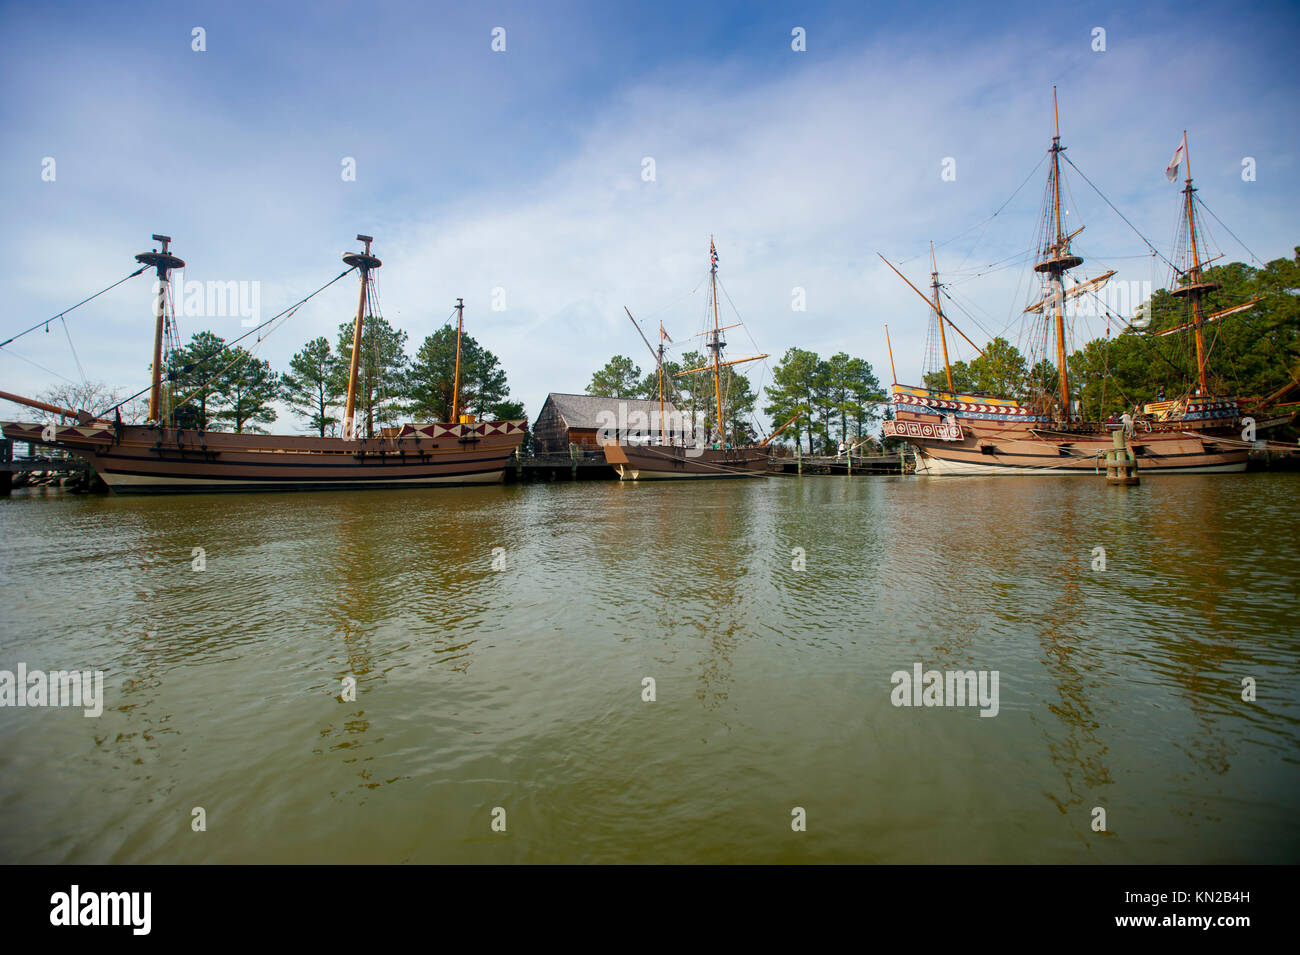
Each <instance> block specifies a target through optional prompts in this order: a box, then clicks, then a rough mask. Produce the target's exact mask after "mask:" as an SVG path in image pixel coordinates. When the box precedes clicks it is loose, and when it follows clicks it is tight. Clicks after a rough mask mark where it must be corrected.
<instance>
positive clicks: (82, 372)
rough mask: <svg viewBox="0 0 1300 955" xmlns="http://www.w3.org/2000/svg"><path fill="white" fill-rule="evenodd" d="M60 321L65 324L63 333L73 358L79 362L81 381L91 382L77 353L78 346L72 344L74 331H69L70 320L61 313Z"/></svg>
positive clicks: (78, 370) (83, 382)
mask: <svg viewBox="0 0 1300 955" xmlns="http://www.w3.org/2000/svg"><path fill="white" fill-rule="evenodd" d="M59 323H60V324H61V325H62V326H63V334H64V335H66V336H67V339H68V348H70V349H71V350H72V360H73V361H74V362H76V363H77V374H79V375H80V376H81V383H82V384H89V382H87V381H86V369H84V368H82V367H81V358H80V357H79V356H78V355H77V346H76V345H74V344H72V332H70V331H68V320H67V319H66V318H64V317H63V316H62V315H60V316H59Z"/></svg>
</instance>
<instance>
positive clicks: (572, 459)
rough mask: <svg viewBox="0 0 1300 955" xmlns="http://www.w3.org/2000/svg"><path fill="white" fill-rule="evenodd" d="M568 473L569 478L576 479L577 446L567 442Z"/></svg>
mask: <svg viewBox="0 0 1300 955" xmlns="http://www.w3.org/2000/svg"><path fill="white" fill-rule="evenodd" d="M569 475H570V479H571V480H574V481H576V480H578V446H577V445H576V444H574V443H573V442H572V441H570V442H569Z"/></svg>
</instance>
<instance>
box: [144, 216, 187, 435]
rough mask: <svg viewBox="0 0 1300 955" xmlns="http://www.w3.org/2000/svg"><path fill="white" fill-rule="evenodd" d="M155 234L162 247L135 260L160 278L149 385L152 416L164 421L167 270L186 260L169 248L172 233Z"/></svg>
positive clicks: (155, 239)
mask: <svg viewBox="0 0 1300 955" xmlns="http://www.w3.org/2000/svg"><path fill="white" fill-rule="evenodd" d="M152 238H153V240H154V241H155V242H161V243H162V251H159V250H158V249H153V250H152V251H149V252H141V253H140V254H139V255H137V256H136V257H135V260H136V261H137V262H139V263H140V264H141V265H152V266H153V267H154V269H155V270H156V271H157V274H158V281H157V282H156V283H155V284H156V286H157V290H158V295H157V297H156V298H155V299H154V305H153V314H154V331H153V368H152V369H151V370H150V374H151V376H152V377H151V383H150V387H149V420H150V421H153V422H157V423H158V424H162V419H163V408H162V365H163V338H164V331H165V326H166V323H167V297H168V296H167V290H168V279H167V273H168V272H170V271H171V270H172V269H183V268H185V263H184V262H183V261H181V260H180V259H178V258H177V257H176V256H174V255H172V254H171V253H170V252H168V251H167V247H168V246H169V245H171V241H172V239H171V236H169V235H155V236H153V237H152Z"/></svg>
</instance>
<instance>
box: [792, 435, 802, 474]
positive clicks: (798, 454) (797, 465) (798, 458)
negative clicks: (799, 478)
mask: <svg viewBox="0 0 1300 955" xmlns="http://www.w3.org/2000/svg"><path fill="white" fill-rule="evenodd" d="M794 470H795V473H796V474H803V452H802V451H800V450H799V440H798V438H796V439H795V442H794Z"/></svg>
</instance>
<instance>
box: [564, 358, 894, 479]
mask: <svg viewBox="0 0 1300 955" xmlns="http://www.w3.org/2000/svg"><path fill="white" fill-rule="evenodd" d="M691 369H701V370H700V371H699V372H697V373H695V374H685V375H681V376H680V377H678V375H679V373H681V372H683V371H690V370H691ZM664 374H665V376H666V377H667V378H668V379H671V381H672V382H673V384H674V385H675V388H676V392H677V394H678V396H679V399H680V400H679V401H676V402H674V404H675V405H676V407H677V408H678V410H679V411H681V412H683V413H685V414H688V415H689V416H690V419H691V420H693V421H701V422H703V424H704V427H705V428H706V429H707V430H708V431H709V432H710V433H714V432H718V431H719V429H718V428H717V417H718V413H717V402H716V398H715V393H714V381H713V373H712V370H711V367H710V365H709V358H707V357H706V356H705V355H704V354H703V353H702V352H698V351H690V352H686V353H685V354H683V355H682V356H681V360H680V361H672V360H668V359H665V360H664ZM719 377H720V379H721V381H720V384H721V391H722V396H723V414H724V415H725V416H726V419H727V420H726V422H725V427H724V428H722V429H720V433H722V434H723V435H724V436H725V440H727V441H729V442H731V443H733V444H748V443H751V442H753V441H754V440H755V439H756V437H757V436H756V435H755V432H754V428H753V426H752V423H751V421H752V415H753V413H754V410H755V408H756V407H757V405H758V402H759V395H758V394H757V393H755V391H754V388H753V385H752V384H751V383H750V381H749V378H748V377H747V376H746V375H745V374H743V373H742V372H740V371H739V370H738V369H737V368H736V367H735V366H731V367H724V368H723V369H721V372H720V376H719ZM587 392H588V393H589V394H593V395H608V396H610V397H613V398H643V399H648V400H658V398H659V378H658V369H657V368H651V369H650V370H649V372H647V373H645V374H642V371H641V369H640V368H639V367H638V366H637V365H636V363H635V362H633V361H632V359H631V358H628V357H626V356H624V355H615V356H614V357H613V358H611V359H610V360H609V361H608V362H606V363H605V365H604V367H602V368H600V369H599V370H598V371H596V372H595V373H594V374H593V375H592V376H591V381H590V382H589V383H588V384H587ZM664 393H665V397H666V398H668V399H669V400H671V399H672V397H673V392H672V391H671V390H670V386H669V385H668V384H665V386H664ZM763 396H764V398H765V399H766V403H765V404H764V405H763V409H762V411H763V414H764V415H766V416H768V418H769V420H770V427H769V428H768V431H769V433H770V432H773V431H776V430H777V429H778V428H780V427H781V426H782V425H784V424H786V422H787V421H790V419H792V418H793V419H794V420H793V422H791V423H790V425H789V426H788V428H787V429H786V431H784V432H783V433H782V435H781V437H780V438H778V439H777V441H778V443H779V442H783V441H785V439H786V438H787V437H789V438H790V440H791V442H799V443H800V446H801V447H802V444H803V443H804V442H806V443H807V448H808V453H809V454H814V453H816V452H817V451H819V450H820V451H823V452H827V453H831V452H833V451H834V449H835V448H836V447H837V446H838V443H839V442H840V441H844V442H845V443H846V444H849V445H853V444H857V443H859V442H861V441H862V440H864V439H865V438H866V437H867V435H868V434H869V433H870V432H871V429H872V425H873V424H874V423H875V422H877V421H879V420H880V418H881V417H882V416H883V413H884V405H883V404H882V402H884V401H885V400H886V398H885V395H884V394H883V393H882V391H881V387H880V382H879V381H878V380H877V379H876V376H875V373H874V372H873V371H872V368H871V364H870V362H868V361H867V360H866V359H864V358H853V357H851V356H850V355H848V354H847V353H845V352H837V353H836V354H834V355H832V356H831V357H830V358H825V359H823V358H821V357H820V356H819V355H817V353H816V352H811V351H806V350H804V349H802V348H791V349H788V350H787V351H786V353H785V355H784V356H783V357H782V358H781V361H780V362H779V363H778V364H777V365H776V366H775V367H774V368H773V369H772V381H771V383H770V384H768V385H766V386H765V387H764V388H763Z"/></svg>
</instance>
